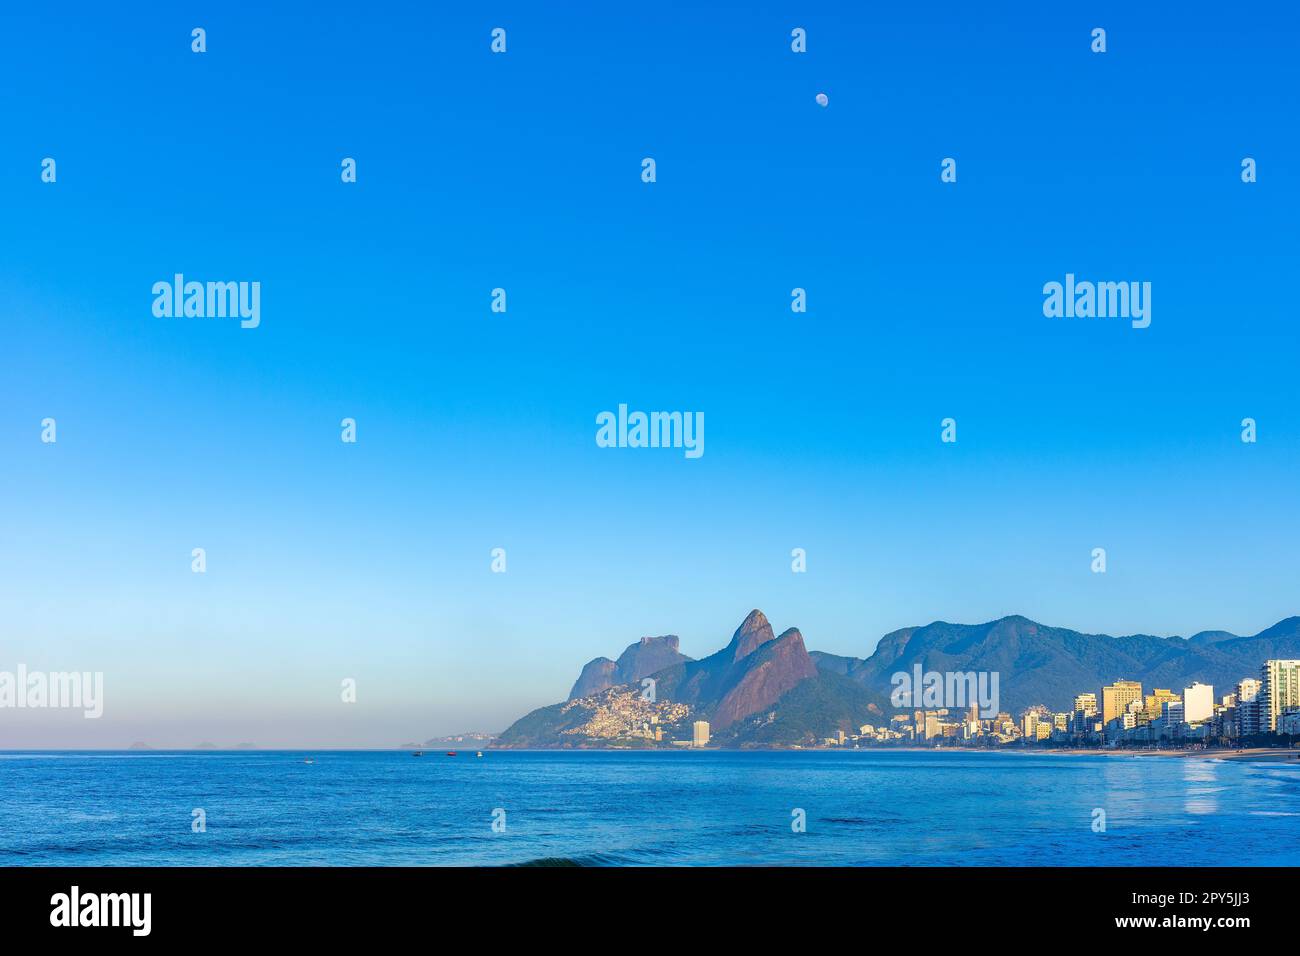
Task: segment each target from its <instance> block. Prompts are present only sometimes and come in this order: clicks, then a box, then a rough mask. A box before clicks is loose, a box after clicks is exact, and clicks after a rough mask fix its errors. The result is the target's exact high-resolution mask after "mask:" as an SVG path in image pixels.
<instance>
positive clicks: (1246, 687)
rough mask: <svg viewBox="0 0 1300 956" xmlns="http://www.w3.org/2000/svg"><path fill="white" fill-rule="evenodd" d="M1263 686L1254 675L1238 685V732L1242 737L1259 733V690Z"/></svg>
mask: <svg viewBox="0 0 1300 956" xmlns="http://www.w3.org/2000/svg"><path fill="white" fill-rule="evenodd" d="M1263 686H1264V684H1263V682H1262V681H1257V680H1255V678H1253V677H1247V678H1246V679H1245V680H1243V681H1241V682H1240V683H1239V684H1238V685H1237V705H1236V706H1237V733H1238V735H1240V736H1242V737H1249V736H1250V735H1251V734H1257V733H1259V703H1260V702H1259V692H1260V690H1261V688H1263Z"/></svg>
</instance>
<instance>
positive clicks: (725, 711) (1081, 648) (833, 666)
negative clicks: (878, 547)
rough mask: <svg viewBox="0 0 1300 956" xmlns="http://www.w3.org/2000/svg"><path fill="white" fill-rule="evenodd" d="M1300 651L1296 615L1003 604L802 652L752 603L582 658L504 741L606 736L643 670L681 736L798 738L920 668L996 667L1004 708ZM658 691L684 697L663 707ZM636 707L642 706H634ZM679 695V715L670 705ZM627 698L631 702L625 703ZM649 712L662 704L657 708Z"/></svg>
mask: <svg viewBox="0 0 1300 956" xmlns="http://www.w3.org/2000/svg"><path fill="white" fill-rule="evenodd" d="M1279 657H1281V658H1297V657H1300V617H1290V618H1287V619H1286V620H1283V621H1280V622H1278V623H1277V624H1275V625H1273V626H1272V627H1270V628H1268V629H1267V630H1264V631H1261V632H1260V633H1258V634H1254V635H1251V636H1244V637H1243V636H1238V635H1236V634H1230V633H1228V632H1226V631H1203V632H1201V633H1199V634H1195V635H1193V636H1192V637H1189V638H1182V637H1155V636H1153V635H1149V634H1134V635H1129V636H1125V637H1111V636H1109V635H1105V634H1083V633H1080V632H1078V631H1072V630H1068V629H1066V628H1059V627H1049V626H1047V625H1043V624H1038V623H1035V622H1034V621H1031V620H1029V619H1028V618H1025V617H1021V616H1018V615H1016V616H1011V617H1004V618H1000V619H999V620H996V621H990V622H988V623H986V624H949V623H946V622H942V621H936V622H935V623H933V624H927V625H925V626H924V627H909V628H904V629H902V630H898V631H894V632H892V633H890V634H886V635H885V636H884V637H882V638H881V639H880V641H879V642H878V643H877V645H876V648H875V650H874V652H873V653H872V654H871V655H870V656H869V657H866V658H856V657H845V656H839V655H835V654H826V653H822V652H820V651H812V652H809V651H808V650H807V648H806V647H805V646H804V639H803V635H802V634H800V632H799V630H798V629H797V628H789V629H787V630H785V631H783V632H782V633H781V634H779V635H778V634H776V633H775V632H774V631H773V628H772V626H771V624H770V623H769V622H768V620H767V617H766V616H764V614H763V612H762V611H758V610H754V611H751V612H750V613H749V615H748V616H747V617H746V618H745V620H744V621H743V622H742V623H741V625H740V627H738V628H737V629H736V632H735V633H734V634H733V635H732V637H731V640H730V642H728V644H727V645H726V646H725V647H723V648H722V649H721V650H719V651H717V652H715V653H713V654H711V655H709V656H708V657H705V658H701V659H699V660H694V659H692V658H690V657H687V656H686V655H684V654H682V653H681V651H680V647H679V641H678V638H677V637H676V636H674V635H665V636H662V637H643V638H641V640H640V641H639V642H637V643H635V644H632V645H631V646H629V647H628V648H627V649H626V650H624V651H623V653H622V654H621V655H619V657H618V659H617V660H616V661H615V660H610V659H609V658H606V657H599V658H596V659H595V660H593V661H591V662H589V663H588V664H587V665H586V666H585V667H583V668H582V672H581V674H579V676H578V679H577V681H576V682H575V683H574V685H573V689H572V691H571V692H570V695H569V698H568V700H567V701H565V702H563V703H560V704H554V705H551V706H550V707H543V708H540V709H538V710H536V711H533V712H532V713H530V714H528V715H526V716H525V717H523V718H521V719H520V720H518V721H516V722H515V723H514V724H513V725H512V726H511V727H509V728H508V729H507V730H506V731H505V732H504V733H503V734H502V735H501V736H500V738H499V739H498V740H497V742H496V745H497V746H504V747H556V746H565V747H573V746H578V747H581V746H603V745H605V744H606V742H607V740H608V738H602V737H599V736H597V737H593V736H589V734H591V733H593V731H592V730H591V729H590V728H593V727H606V726H610V727H617V726H619V719H620V717H621V718H622V719H623V723H624V724H627V723H629V721H640V720H642V719H643V718H645V717H646V715H647V714H648V713H650V712H651V711H649V710H647V709H646V708H647V705H645V704H644V703H638V702H637V700H636V698H638V697H641V698H644V696H645V687H644V686H643V682H644V681H645V678H653V681H654V683H653V692H654V699H655V700H656V701H657V702H658V706H659V708H660V711H661V712H662V713H663V714H664V715H665V717H669V718H671V719H673V720H678V721H679V722H680V723H681V726H672V725H669V729H670V730H671V731H673V732H674V733H675V734H676V735H680V734H682V733H684V734H685V735H686V736H689V726H687V725H689V723H690V722H692V721H694V720H707V721H708V722H709V724H710V730H711V733H712V735H713V743H715V744H717V745H719V746H738V747H744V746H790V745H795V744H799V745H808V744H812V743H815V742H817V741H820V740H821V739H822V738H824V737H829V736H833V735H834V734H835V733H836V732H837V731H839V730H843V731H845V732H846V733H856V732H857V728H858V727H859V726H861V725H862V724H864V723H876V724H880V723H882V722H883V721H884V720H887V719H888V718H889V717H891V716H893V715H895V714H897V713H901V712H902V711H901V710H898V709H896V708H894V707H892V706H891V705H890V702H889V696H890V692H891V690H892V684H891V677H892V675H893V674H895V673H897V672H899V671H903V672H908V673H910V672H912V670H913V668H914V666H916V665H920V667H921V668H922V670H923V671H938V672H952V671H959V672H969V671H975V672H989V673H997V674H998V675H999V682H1000V708H1001V709H1002V710H1005V711H1008V712H1010V713H1012V714H1013V715H1015V714H1017V713H1018V712H1019V711H1021V710H1023V709H1024V708H1026V707H1029V706H1031V705H1033V704H1045V705H1047V707H1048V708H1049V709H1051V710H1053V711H1058V712H1059V711H1065V710H1069V709H1071V708H1072V702H1073V698H1074V696H1075V695H1077V694H1081V693H1088V692H1091V693H1096V694H1098V697H1099V699H1100V691H1101V687H1102V685H1103V684H1109V683H1112V682H1114V681H1116V680H1121V679H1127V680H1137V681H1141V683H1142V684H1143V686H1144V687H1145V688H1147V689H1148V690H1149V689H1151V688H1153V687H1167V688H1169V689H1171V690H1173V691H1175V693H1181V692H1182V689H1183V688H1184V687H1187V686H1190V685H1191V684H1192V683H1193V682H1195V681H1201V682H1202V683H1206V684H1212V685H1213V686H1214V687H1215V694H1216V696H1222V695H1224V694H1227V693H1231V691H1232V688H1233V687H1235V685H1236V684H1237V682H1238V681H1240V680H1241V679H1242V678H1245V677H1254V676H1257V675H1258V673H1259V668H1260V664H1261V663H1263V661H1265V660H1266V659H1269V658H1279ZM668 704H672V705H685V706H684V707H682V706H674V707H671V708H668V709H665V707H666V706H667V705H668ZM638 708H639V709H638ZM688 708H689V717H686V718H682V717H680V714H681V713H683V712H685V711H686V710H687V709H688ZM634 712H635V713H634ZM655 713H656V717H657V716H658V713H659V712H658V711H657V712H655Z"/></svg>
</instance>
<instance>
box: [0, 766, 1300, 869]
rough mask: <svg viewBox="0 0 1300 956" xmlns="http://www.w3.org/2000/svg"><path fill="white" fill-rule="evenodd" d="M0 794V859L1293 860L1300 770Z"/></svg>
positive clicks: (420, 775)
mask: <svg viewBox="0 0 1300 956" xmlns="http://www.w3.org/2000/svg"><path fill="white" fill-rule="evenodd" d="M308 757H310V758H311V760H312V763H310V764H308V763H306V762H305V760H306V758H308ZM1297 764H1300V761H1297ZM0 793H2V794H3V798H2V799H0V863H2V864H4V865H10V866H13V865H64V866H92V865H94V866H101V865H107V866H127V865H178V866H216V865H233V866H260V865H290V866H293V865H330V866H352V865H417V866H418V865H429V866H442V865H453V866H464V865H489V866H496V865H509V864H585V865H608V866H644V865H691V866H697V865H704V866H709V865H742V866H743V865H814V864H820V865H851V866H889V865H903V866H953V865H965V866H985V865H989V866H993V865H1007V866H1081V865H1102V866H1109V865H1113V866H1128V865H1145V866H1162V865H1169V866H1182V865H1219V866H1279V865H1292V866H1294V865H1296V864H1300V765H1297V766H1290V765H1282V764H1276V763H1273V764H1270V763H1247V762H1242V761H1221V760H1201V759H1188V758H1172V757H1154V756H1153V757H1140V756H1139V757H1113V756H1067V755H1052V754H1017V753H976V752H950V753H937V754H935V753H923V752H902V751H845V752H834V751H809V752H800V751H794V752H790V751H784V752H726V751H707V750H705V751H684V752H663V751H658V752H608V751H606V752H590V751H589V752H567V753H550V752H517V751H485V752H484V755H483V757H482V758H476V757H475V756H474V752H473V751H468V752H464V751H462V752H461V753H459V754H458V756H456V757H447V756H444V754H443V753H442V752H438V751H430V752H427V753H426V755H425V756H424V757H422V758H414V757H412V756H411V754H410V753H409V752H404V751H399V752H391V751H385V752H380V751H370V752H330V751H324V752H312V753H310V754H307V753H291V752H283V751H238V752H222V751H205V752H193V753H189V752H187V753H174V752H153V751H149V752H134V751H133V752H87V753H4V754H0ZM196 811H201V815H200V814H199V813H196ZM1100 814H1104V816H1102V815H1100ZM200 820H201V821H202V822H203V824H204V828H203V829H202V831H201V832H196V829H198V823H199V821H200ZM801 821H802V823H803V832H796V831H797V830H798V829H799V826H798V825H799V823H800V822H801ZM494 824H495V826H494ZM1103 826H1104V828H1103Z"/></svg>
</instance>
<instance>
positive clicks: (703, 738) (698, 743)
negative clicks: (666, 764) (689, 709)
mask: <svg viewBox="0 0 1300 956" xmlns="http://www.w3.org/2000/svg"><path fill="white" fill-rule="evenodd" d="M691 730H692V732H691V746H692V747H707V746H708V743H709V722H708V721H707V720H697V721H696V722H695V724H694V725H693V726H692V728H691Z"/></svg>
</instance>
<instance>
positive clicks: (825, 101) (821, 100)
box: [817, 93, 831, 106]
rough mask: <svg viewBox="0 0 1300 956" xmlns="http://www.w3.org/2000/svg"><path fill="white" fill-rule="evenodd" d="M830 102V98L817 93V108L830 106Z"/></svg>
mask: <svg viewBox="0 0 1300 956" xmlns="http://www.w3.org/2000/svg"><path fill="white" fill-rule="evenodd" d="M830 102H831V98H830V97H829V96H827V95H826V94H825V93H818V94H817V105H818V106H829V105H830Z"/></svg>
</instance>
